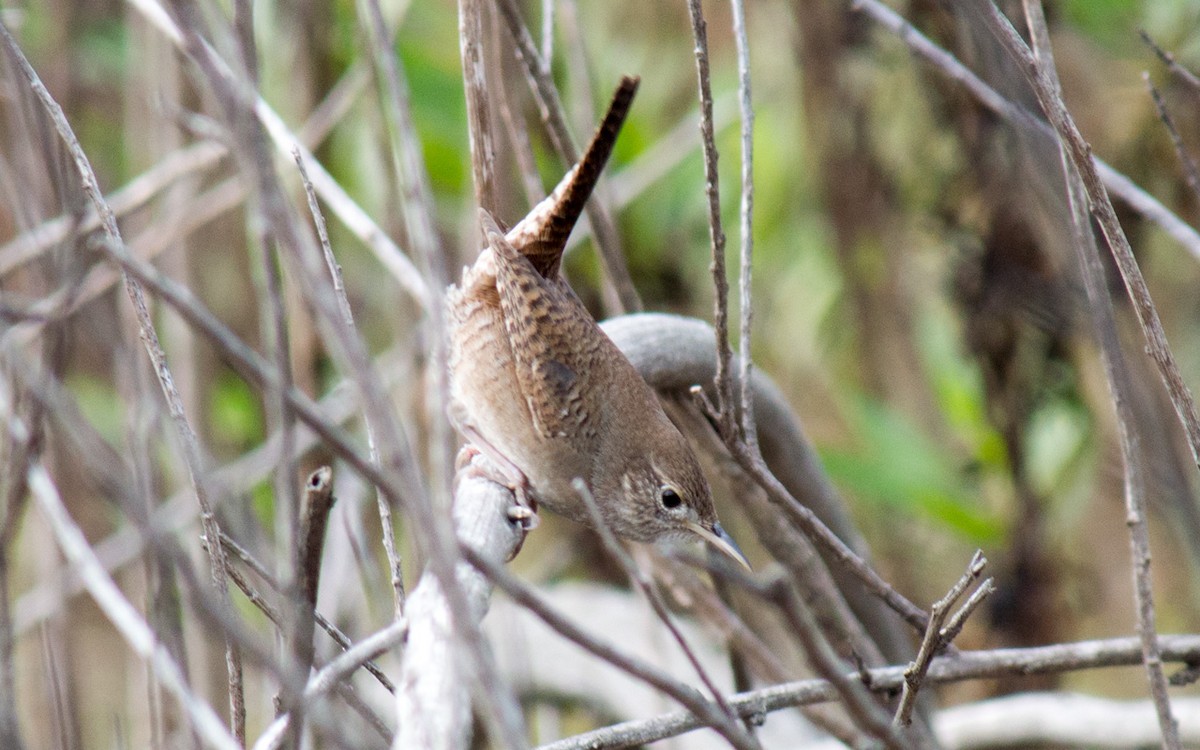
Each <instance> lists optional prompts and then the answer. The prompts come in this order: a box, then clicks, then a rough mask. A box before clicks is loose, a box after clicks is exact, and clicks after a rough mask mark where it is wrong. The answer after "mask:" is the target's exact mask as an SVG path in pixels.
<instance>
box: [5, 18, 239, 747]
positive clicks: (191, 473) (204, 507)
mask: <svg viewBox="0 0 1200 750" xmlns="http://www.w3.org/2000/svg"><path fill="white" fill-rule="evenodd" d="M0 40H2V41H3V42H4V45H5V47H6V49H7V50H8V53H9V55H10V56H11V57H12V59H13V60H14V62H16V64H17V65H18V67H19V68H20V69H21V72H22V73H23V74H24V76H25V79H26V81H27V82H28V84H29V86H30V88H31V89H32V90H33V93H34V94H35V95H36V96H37V98H38V100H39V101H40V102H41V104H42V107H43V108H44V109H45V111H46V114H47V115H48V116H49V118H50V120H51V121H52V122H53V123H54V127H55V129H56V130H57V131H58V134H59V137H60V138H62V140H63V142H64V144H65V145H66V146H67V148H68V150H69V151H70V152H71V156H72V158H73V159H74V161H75V166H76V168H77V169H78V170H79V176H80V182H81V183H82V185H83V190H84V192H85V193H86V194H87V196H88V198H89V199H90V200H91V202H92V204H93V205H94V206H95V209H96V214H97V215H98V216H99V217H100V219H101V224H102V226H103V227H104V233H105V235H106V236H107V237H108V239H109V241H111V242H113V243H116V244H123V240H122V239H121V232H120V230H119V229H118V228H117V221H116V218H115V217H114V216H113V214H112V210H111V209H110V208H109V207H108V204H107V203H105V202H104V194H103V193H102V192H101V190H100V184H99V182H98V181H97V180H96V174H95V172H94V171H92V166H91V163H90V162H89V161H88V158H87V155H86V154H84V152H83V148H82V146H80V144H79V140H78V139H77V138H76V137H75V133H74V131H73V130H72V129H71V126H70V124H69V123H68V122H67V118H66V116H65V115H64V114H63V111H62V108H61V107H59V106H58V103H57V102H56V101H54V98H53V97H51V96H50V92H49V91H47V90H46V87H45V86H44V85H43V84H42V81H41V79H40V78H39V77H38V74H37V72H36V71H34V69H33V67H32V66H31V65H30V64H29V61H28V60H27V59H26V58H25V55H24V54H23V53H22V52H21V49H20V47H18V46H17V43H16V41H15V40H14V39H13V38H12V35H11V34H9V31H8V27H7V26H5V25H4V24H3V23H0ZM125 290H126V292H127V294H128V296H129V299H130V302H131V303H132V304H133V309H134V313H135V314H136V316H137V321H138V328H139V329H140V331H141V337H142V342H143V344H144V346H145V349H146V353H147V355H148V356H149V357H150V361H151V363H152V364H153V366H154V373H155V375H156V376H157V377H158V382H159V385H160V386H161V388H162V392H163V397H164V398H165V399H166V402H167V407H168V411H169V412H170V414H171V418H172V421H173V422H174V424H175V428H176V431H177V433H178V434H179V437H180V439H181V441H182V442H183V448H184V461H185V463H186V465H187V471H188V477H189V480H190V482H191V484H192V487H193V489H194V490H195V493H196V501H197V502H198V503H199V505H200V519H201V525H202V526H203V528H204V535H205V537H207V538H208V539H210V540H216V539H217V538H218V536H219V534H218V529H219V527H218V525H217V520H216V517H215V516H214V515H213V512H212V506H211V505H210V503H209V500H208V492H207V490H206V489H205V487H204V480H203V479H202V477H203V471H204V469H203V459H202V458H201V451H200V444H199V440H198V438H197V437H196V433H195V432H194V431H193V430H192V426H191V424H190V423H189V422H188V419H187V415H186V414H185V413H184V410H183V399H182V398H181V397H180V395H179V392H178V390H176V388H175V383H174V379H173V378H172V377H171V370H170V368H169V366H168V365H167V362H166V358H165V356H164V354H163V351H162V347H161V346H160V345H159V342H158V334H157V333H156V332H155V330H154V323H153V321H152V320H151V318H150V311H149V309H148V308H147V306H146V298H145V295H144V293H143V292H142V287H141V285H140V284H139V283H138V282H137V281H136V280H134V279H133V278H131V277H129V276H128V275H126V276H125ZM206 551H207V556H208V560H209V574H210V577H211V579H212V582H213V585H214V586H215V587H216V590H217V593H218V596H219V598H220V601H221V606H222V607H225V608H226V609H228V608H229V589H228V586H227V585H226V582H225V557H224V554H223V553H222V552H221V547H220V545H219V544H210V545H207V546H206ZM225 662H226V669H227V672H228V677H229V701H230V722H231V724H232V726H233V729H234V735H235V736H236V737H237V738H238V739H239V741H242V742H243V743H244V741H245V732H246V728H245V704H244V695H243V688H242V665H241V656H240V654H239V652H238V649H237V646H236V644H234V643H233V641H232V640H230V639H229V638H228V637H227V638H226V651H225Z"/></svg>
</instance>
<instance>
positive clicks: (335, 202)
mask: <svg viewBox="0 0 1200 750" xmlns="http://www.w3.org/2000/svg"><path fill="white" fill-rule="evenodd" d="M127 2H128V3H129V4H130V5H132V6H133V7H134V8H136V9H137V11H138V12H139V13H141V14H142V15H143V16H144V17H145V18H146V20H147V21H149V22H150V23H151V24H152V25H153V26H154V27H155V28H157V29H158V30H159V31H161V32H162V33H163V34H165V35H166V37H167V38H168V39H170V40H171V41H172V42H173V43H174V44H175V46H176V47H179V48H180V49H181V50H184V51H186V49H185V47H186V43H185V38H184V34H183V32H182V31H180V29H179V27H178V26H176V25H175V22H174V20H172V18H171V16H170V14H168V13H167V12H166V11H165V10H164V9H163V7H162V6H161V5H160V4H159V3H158V0H127ZM214 57H215V54H214ZM218 59H219V58H218ZM220 67H222V68H225V66H224V64H223V63H221V64H220ZM225 70H228V69H227V68H225ZM254 96H255V99H254V101H253V107H254V114H255V116H256V117H257V118H258V119H259V120H260V121H261V122H262V125H263V127H265V128H266V130H267V133H268V135H270V137H271V140H272V141H273V142H274V143H275V146H276V148H277V149H278V150H279V151H280V152H281V153H283V154H285V155H288V156H290V155H291V153H292V151H293V150H294V149H296V148H299V149H300V153H301V154H302V155H303V156H304V162H305V164H306V165H308V168H309V172H310V174H311V175H312V182H313V187H314V189H315V190H316V191H317V194H318V195H320V196H321V198H322V200H324V201H325V203H326V204H328V205H329V207H330V209H331V210H332V211H333V213H334V215H335V216H337V217H338V218H339V219H340V220H341V221H342V223H343V224H344V225H345V226H346V228H347V229H349V230H350V232H351V233H352V234H354V236H355V237H357V238H358V239H359V240H360V241H362V242H363V244H365V245H366V246H367V247H368V248H370V249H371V251H372V252H373V253H374V254H375V256H376V257H377V258H378V259H379V262H380V263H381V264H382V265H383V266H384V268H386V269H388V271H389V272H391V274H392V275H393V277H394V278H395V279H396V281H397V282H398V283H399V284H400V285H401V287H403V288H404V289H405V290H406V291H408V292H409V293H410V294H412V296H413V297H414V298H415V299H416V300H417V301H418V302H420V303H421V304H422V305H423V306H428V305H429V304H431V302H430V299H429V290H428V288H427V287H426V285H425V281H424V279H423V278H422V277H421V274H420V272H418V271H417V269H416V266H414V265H413V264H412V261H410V260H409V259H408V258H407V257H406V256H405V255H404V253H403V252H402V251H401V250H400V248H399V247H398V246H397V245H396V243H394V242H393V241H392V240H391V238H390V237H389V236H388V235H387V233H386V232H384V231H383V230H382V229H380V228H379V225H378V224H376V223H375V221H374V220H373V219H371V217H370V216H369V215H367V212H366V211H364V210H363V209H362V207H361V206H359V205H358V204H357V203H356V202H355V201H354V200H353V199H352V198H351V197H350V196H349V194H348V193H346V191H345V190H344V189H343V188H342V186H341V185H339V184H338V182H337V181H336V180H334V179H333V177H332V176H331V175H330V174H329V172H328V171H327V170H326V169H325V168H324V167H323V166H322V165H321V164H320V162H318V161H317V160H316V158H315V157H314V156H313V155H312V152H311V151H309V149H308V148H307V147H305V146H304V144H302V143H300V141H299V140H298V139H297V138H296V136H295V135H294V134H293V133H292V132H291V131H290V130H289V129H288V127H287V125H286V124H284V122H283V118H281V117H280V116H279V114H278V113H277V112H276V111H275V110H274V109H272V108H271V106H270V105H269V104H267V102H266V101H265V100H264V99H263V98H262V97H261V96H258V95H257V94H254Z"/></svg>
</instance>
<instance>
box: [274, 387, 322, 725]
mask: <svg viewBox="0 0 1200 750" xmlns="http://www.w3.org/2000/svg"><path fill="white" fill-rule="evenodd" d="M281 392H282V391H281ZM285 455H286V454H285ZM333 503H334V496H333V471H332V470H331V469H330V468H329V467H328V466H322V467H320V468H318V469H317V470H315V471H314V472H312V473H311V474H309V476H308V480H307V481H306V482H305V483H304V502H303V507H302V508H301V509H300V518H299V519H298V525H299V534H298V536H297V539H296V554H295V558H294V559H295V562H296V566H297V567H296V573H295V574H294V575H288V576H286V577H284V578H283V579H282V580H283V581H285V585H284V590H283V591H284V596H283V598H284V606H285V607H286V608H285V610H284V612H286V613H287V614H288V615H289V619H290V620H291V625H292V627H291V632H290V633H289V634H288V635H289V637H290V638H291V639H292V647H291V654H292V658H293V659H294V660H295V661H296V668H297V669H298V670H299V671H300V673H301V674H303V675H307V674H308V673H309V670H311V669H312V666H313V657H314V656H315V651H314V647H313V635H314V632H313V631H314V630H315V627H316V625H315V622H314V618H313V613H314V612H315V611H316V609H317V591H318V588H319V586H320V581H321V556H322V551H323V550H324V549H325V529H326V527H327V526H328V525H329V511H330V510H332V509H333ZM297 584H298V585H297ZM304 703H305V701H304V700H303V699H300V700H295V701H293V703H292V705H291V714H292V721H291V725H290V728H289V731H288V744H289V745H291V746H293V747H298V746H299V744H300V741H301V739H302V737H303V732H304Z"/></svg>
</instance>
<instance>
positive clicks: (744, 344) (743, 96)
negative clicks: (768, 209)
mask: <svg viewBox="0 0 1200 750" xmlns="http://www.w3.org/2000/svg"><path fill="white" fill-rule="evenodd" d="M729 5H730V8H731V9H732V10H733V39H734V42H735V44H736V46H737V61H738V109H739V111H740V113H741V120H742V199H741V227H740V228H741V249H740V261H741V267H740V268H739V270H738V293H739V296H740V297H741V300H740V303H739V304H740V308H739V310H740V312H741V324H740V326H739V330H738V349H739V353H738V354H739V359H738V375H739V377H741V379H742V389H741V393H740V394H738V395H739V396H740V398H739V406H740V408H741V410H742V420H741V424H740V427H741V436H742V440H745V441H747V442H749V443H750V445H751V446H755V445H757V444H758V430H757V429H756V428H755V426H754V400H753V399H754V389H753V388H752V387H751V385H750V371H751V368H752V367H753V365H754V361H753V360H752V359H751V357H750V326H751V322H752V321H753V318H754V305H753V304H752V301H753V297H752V288H751V280H752V271H753V258H754V105H753V97H752V96H751V92H750V40H749V38H748V37H747V35H746V4H745V0H732V2H730V4H729ZM710 116H711V113H710ZM710 124H711V122H710Z"/></svg>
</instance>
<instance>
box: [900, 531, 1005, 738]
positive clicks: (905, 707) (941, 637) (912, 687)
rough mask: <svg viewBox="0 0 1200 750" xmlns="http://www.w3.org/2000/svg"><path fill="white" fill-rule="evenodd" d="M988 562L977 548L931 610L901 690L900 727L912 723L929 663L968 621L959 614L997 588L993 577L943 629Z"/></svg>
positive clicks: (974, 605) (970, 608) (970, 609)
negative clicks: (952, 621) (950, 625)
mask: <svg viewBox="0 0 1200 750" xmlns="http://www.w3.org/2000/svg"><path fill="white" fill-rule="evenodd" d="M986 565H987V559H986V558H985V557H984V556H983V552H982V551H976V552H975V556H974V557H972V558H971V562H970V564H969V565H967V571H966V572H965V573H963V574H962V576H961V577H960V578H959V579H958V582H956V583H955V584H954V585H953V586H951V587H950V590H949V591H948V592H946V595H945V596H943V597H942V598H941V599H938V600H937V601H936V602H934V603H933V606H932V607H931V608H930V610H929V626H928V627H927V628H925V636H924V637H923V638H922V639H921V647H920V648H919V649H918V650H917V658H916V659H914V660H913V662H912V664H909V665H908V667H907V668H906V669H905V670H904V690H903V692H901V693H900V705H899V706H897V707H896V718H895V721H894V723H895V724H896V725H897V726H901V727H906V726H908V725H909V724H910V723H912V712H913V708H915V707H916V705H917V691H919V690H920V689H921V683H922V681H924V679H925V674H926V673H927V672H928V671H929V665H930V663H932V662H933V657H934V655H936V654H937V653H939V652H940V651H941V650H942V649H943V648H945V647H946V646H947V645H948V644H949V643H950V642H951V641H952V640H953V639H954V636H955V635H957V634H958V632H959V631H960V630H961V629H962V623H964V622H965V621H966V616H965V615H963V616H962V617H959V616H958V615H961V614H963V613H964V612H965V613H966V614H968V615H969V614H970V613H971V612H973V611H974V610H975V607H977V606H978V605H979V602H982V601H983V599H984V597H986V596H987V595H988V593H990V592H991V591H992V589H993V587H992V584H991V579H988V580H987V581H984V583H983V585H981V586H980V587H979V589H978V590H976V592H975V594H979V596H978V597H976V596H975V595H974V594H973V595H972V597H971V598H970V599H969V600H968V601H967V604H965V605H963V607H962V608H961V609H960V610H958V612H957V613H956V614H955V619H956V625H955V626H954V627H953V629H951V628H945V629H943V627H942V626H943V625H944V624H945V623H946V620H947V618H949V617H950V614H951V610H952V608H953V607H954V605H955V604H957V603H958V600H959V599H961V598H962V595H963V594H965V593H966V592H967V589H968V588H969V587H970V586H971V584H973V583H974V582H975V581H977V580H979V576H981V575H982V574H983V569H984V567H985V566H986Z"/></svg>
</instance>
